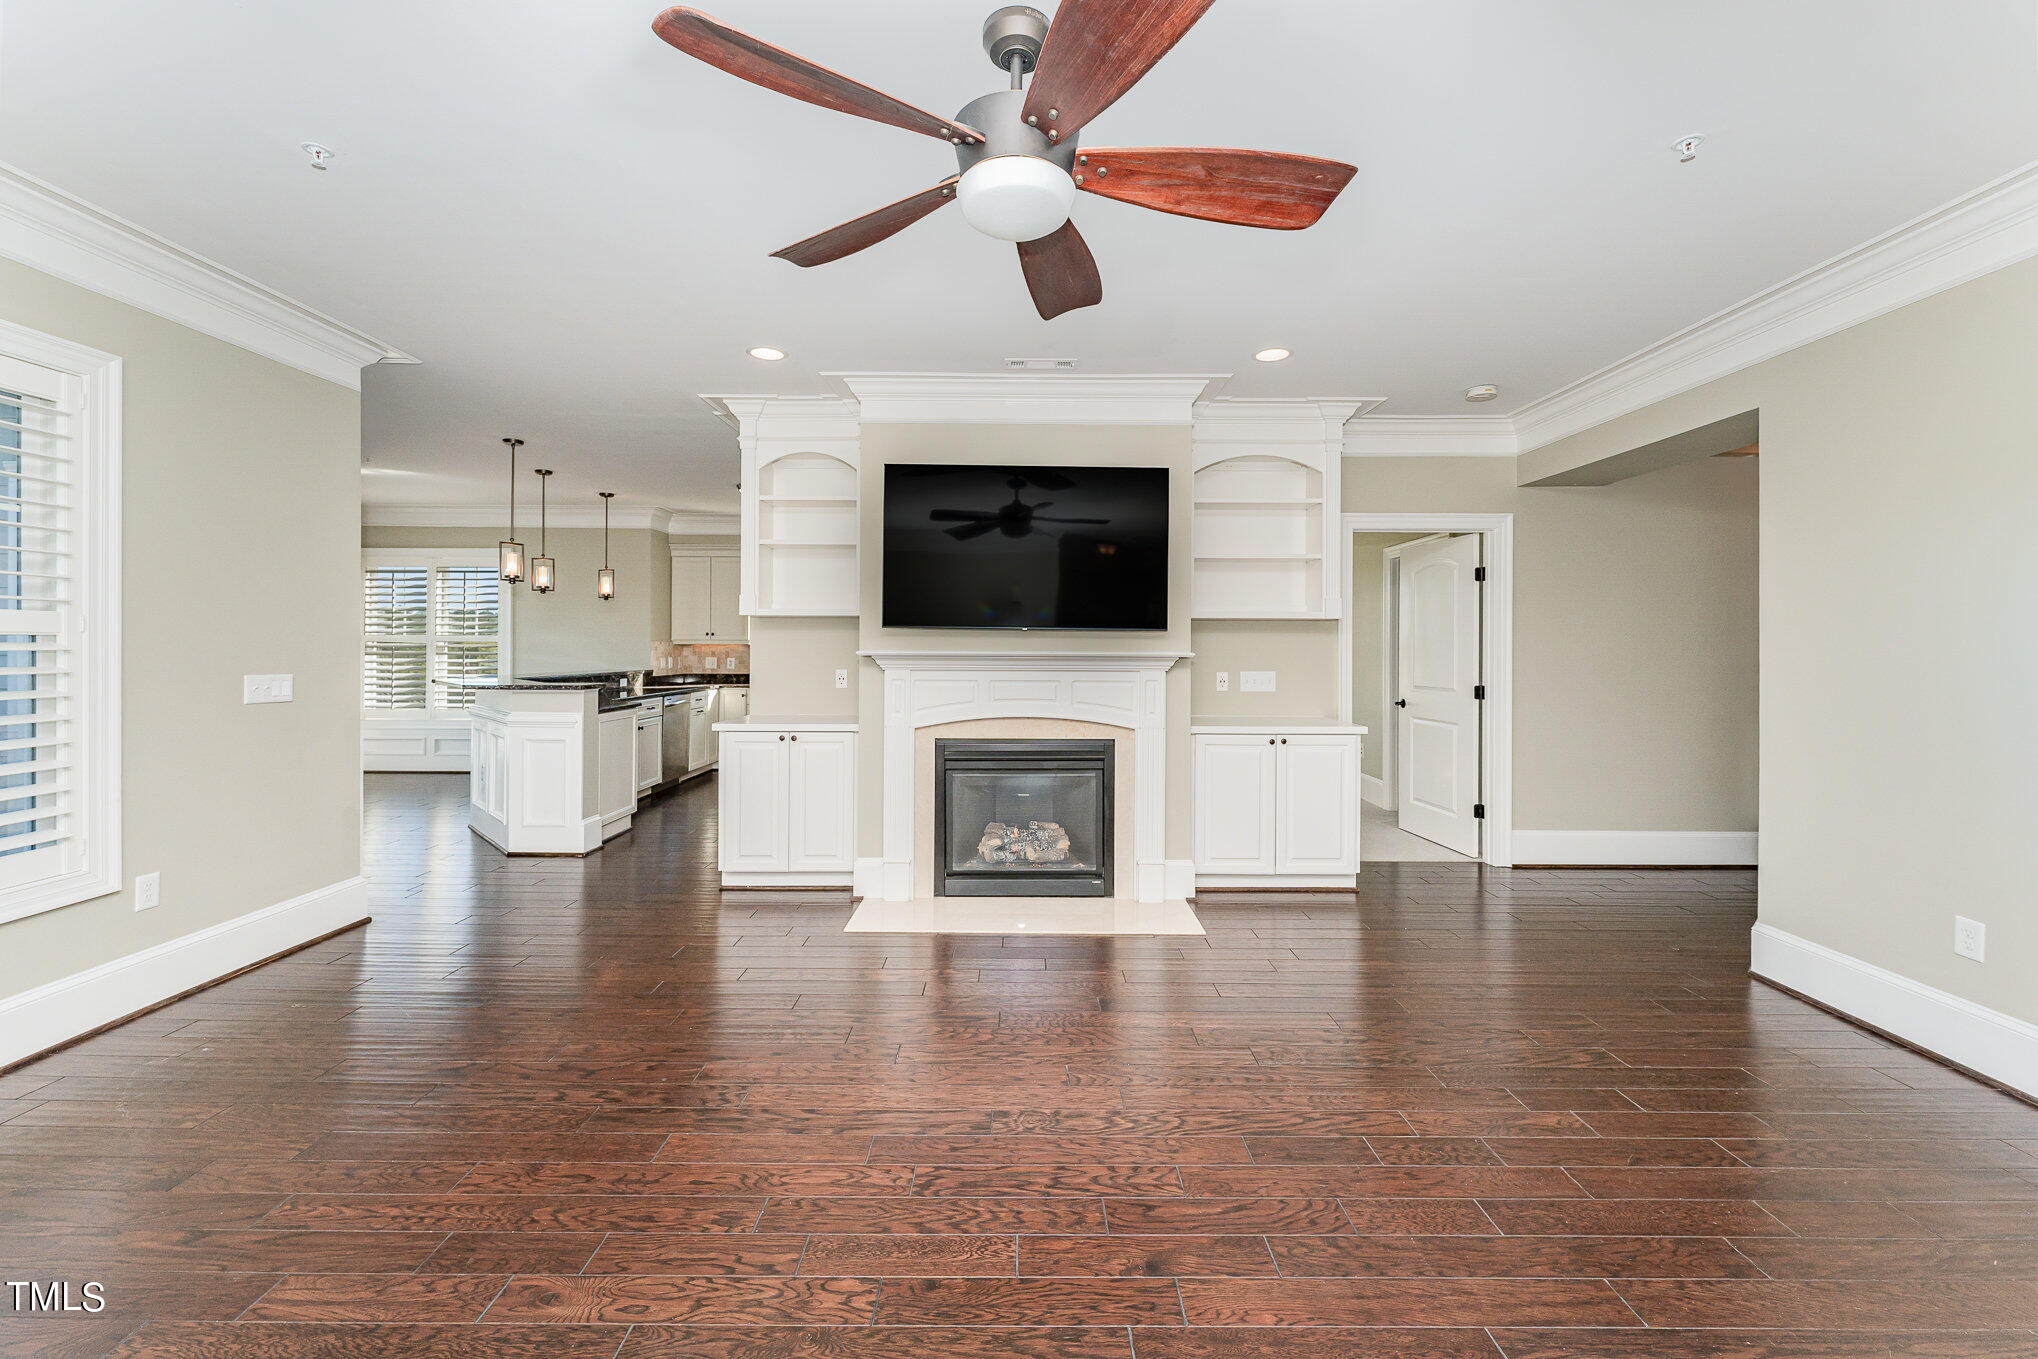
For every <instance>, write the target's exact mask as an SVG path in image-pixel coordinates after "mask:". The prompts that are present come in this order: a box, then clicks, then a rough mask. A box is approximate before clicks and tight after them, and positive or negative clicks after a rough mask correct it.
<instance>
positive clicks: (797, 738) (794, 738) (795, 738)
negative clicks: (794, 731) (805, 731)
mask: <svg viewBox="0 0 2038 1359" xmlns="http://www.w3.org/2000/svg"><path fill="white" fill-rule="evenodd" d="M788 739H790V740H794V741H797V740H799V739H800V738H799V737H797V736H793V737H790V738H788Z"/></svg>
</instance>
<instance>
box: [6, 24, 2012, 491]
mask: <svg viewBox="0 0 2038 1359" xmlns="http://www.w3.org/2000/svg"><path fill="white" fill-rule="evenodd" d="M5 3H6V9H5V20H4V23H5V26H4V29H0V160H4V161H8V162H11V163H13V164H15V165H18V166H20V167H21V168H23V169H25V170H27V171H28V172H30V173H31V174H34V175H37V176H40V177H42V178H44V179H46V180H49V181H50V182H52V183H54V184H56V185H58V186H59V187H61V188H63V189H65V190H67V191H69V192H71V193H73V194H76V195H77V196H79V197H81V198H83V199H85V200H87V201H89V202H92V203H95V204H97V205H98V206H100V207H103V208H106V209H108V210H110V211H112V212H115V213H118V214H120V215H122V216H125V217H129V218H131V219H133V220H135V221H137V222H140V223H142V224H143V225H144V226H147V227H148V228H150V229H151V230H153V231H156V232H158V233H160V234H162V235H164V236H167V237H169V238H170V239H171V240H173V241H176V242H177V243H179V244H180V245H183V246H185V247H186V248H188V249H191V250H195V251H197V252H199V253H200V254H203V255H207V256H209V257H211V258H213V259H215V260H218V261H220V262H221V263H223V264H226V265H228V266H230V267H231V268H234V269H237V270H239V271H241V272H243V273H245V274H248V275H251V276H252V277H254V278H256V279H259V280H260V281H262V282H263V283H265V284H268V285H269V286H271V287H273V288H276V289H278V290H280V291H282V292H284V293H286V294H289V295H290V296H293V297H295V298H297V299H299V300H301V301H303V302H304V303H306V304H307V305H309V306H312V307H315V308H317V309H319V310H322V311H325V312H328V313H330V314H332V315H333V316H336V317H338V318H339V319H340V320H342V321H345V322H347V323H348V324H350V325H352V326H355V327H357V328H359V329H361V330H363V331H366V332H367V333H369V334H371V335H373V336H375V337H376V338H377V339H378V340H381V341H384V342H385V343H387V344H390V345H392V346H394V347H396V348H398V349H401V350H404V351H407V352H409V353H411V354H414V355H416V356H417V357H418V358H420V359H421V360H423V362H422V364H421V365H420V366H417V367H396V366H390V365H381V366H378V367H376V368H372V369H370V370H369V371H368V373H367V374H366V384H365V393H366V404H365V415H364V419H365V425H366V432H365V443H366V453H367V456H368V457H369V459H370V460H371V462H372V463H373V464H374V465H375V466H376V467H378V468H382V469H387V470H386V471H385V472H383V473H381V474H378V475H374V476H370V477H367V478H365V479H364V489H365V494H366V496H367V498H368V499H369V500H371V501H376V502H383V503H401V504H412V505H427V504H475V503H485V502H493V501H494V500H495V499H496V498H498V497H499V496H500V495H501V493H502V480H503V478H502V477H501V475H500V469H501V466H502V461H501V448H500V446H499V445H498V444H497V443H496V439H497V437H498V436H499V435H502V434H510V433H515V434H521V435H522V436H523V437H525V438H526V439H528V440H529V441H530V443H529V448H528V450H527V455H526V464H525V465H526V466H529V465H537V464H540V463H542V464H547V465H552V466H555V467H557V468H558V469H559V475H558V477H557V478H556V479H555V481H554V483H553V490H554V492H555V503H560V502H568V503H571V502H575V501H577V500H578V499H580V498H581V497H586V498H587V500H588V503H590V504H592V503H593V500H592V492H593V491H594V490H595V489H597V488H608V489H614V490H617V491H620V492H622V493H623V494H622V496H621V497H620V499H619V500H618V504H619V505H637V506H654V505H655V506H666V507H671V508H693V509H702V510H728V509H732V508H734V505H735V490H734V481H735V468H736V460H735V445H734V438H733V435H732V434H731V433H730V431H729V430H728V429H727V428H726V427H725V426H723V425H722V424H720V423H719V422H718V421H716V420H715V419H714V418H713V417H712V416H711V415H710V413H709V411H708V409H707V407H706V406H705V405H704V404H702V403H701V402H700V401H699V400H698V399H697V394H698V393H702V392H782V393H790V394H797V393H806V392H824V391H829V390H831V388H830V386H829V385H828V384H827V383H826V381H825V380H824V379H822V378H821V376H820V374H822V373H823V372H827V371H835V370H845V369H852V370H921V371H926V370H938V371H991V370H994V369H996V368H998V367H999V366H1000V365H1001V364H1002V361H1003V360H1004V359H1006V358H1007V357H1012V356H1022V355H1023V356H1058V357H1071V358H1075V359H1078V360H1080V362H1081V371H1084V372H1091V373H1105V372H1234V373H1236V374H1237V377H1236V379H1235V380H1234V381H1233V382H1232V383H1231V384H1230V385H1229V387H1228V388H1227V389H1226V394H1227V395H1233V396H1302V395H1350V396H1384V397H1386V398H1387V403H1386V405H1384V406H1383V407H1381V409H1380V413H1381V414H1383V415H1402V416H1422V415H1464V414H1471V413H1478V414H1501V413H1505V412H1506V411H1508V410H1510V409H1512V408H1514V407H1517V406H1519V405H1521V404H1524V403H1525V402H1527V401H1530V400H1532V399H1534V398H1536V397H1539V396H1542V395H1545V394H1547V393H1548V392H1550V391H1552V390H1554V389H1556V388H1558V387H1560V386H1563V385H1564V384H1566V383H1568V382H1570V381H1572V380H1575V379H1577V378H1579V377H1581V376H1583V375H1585V374H1587V373H1589V372H1591V371H1593V370H1595V369H1597V368H1599V367H1602V366H1603V365H1605V364H1607V363H1609V362H1612V361H1613V360H1615V359H1618V358H1620V357H1622V356H1624V355H1626V354H1628V353H1630V352H1632V351H1634V350H1635V349H1637V348H1640V347H1641V346H1643V345H1644V344H1647V343H1649V342H1651V341H1654V340H1657V339H1660V338H1661V337H1663V336H1665V335H1667V334H1669V333H1670V332H1672V331H1675V330H1677V329H1679V328H1681V327H1683V326H1685V325H1688V324H1690V323H1692V322H1694V321H1696V320H1699V319H1700V318H1702V317H1704V316H1707V315H1709V314H1711V313H1712V312H1715V311H1717V310H1719V309H1721V308H1722V307H1725V306H1728V305H1730V304H1732V303H1734V302H1736V301H1738V300H1740V299H1742V298H1744V297H1746V296H1748V295H1749V294H1751V293H1754V292H1756V291H1758V290H1760V289H1762V288H1764V287H1766V286H1768V285H1770V284H1773V283H1776V282H1779V281H1781V280H1782V279H1784V278H1786V277H1788V276H1790V275H1792V274H1794V273H1797V272H1798V271H1800V270H1802V269H1804V268H1807V267H1809V266H1810V265H1813V264H1815V263H1818V262H1819V261H1821V260H1823V259H1825V258H1827V257H1829V256H1831V255H1833V254H1836V253H1838V252H1839V251H1841V250H1843V249H1846V248H1848V247H1850V246H1853V245H1856V244H1858V243H1860V242H1862V241H1864V240H1867V239H1868V238H1870V237H1872V236H1875V235H1877V234H1879V233H1881V232H1883V231H1885V230H1888V229H1889V228H1891V227H1893V226H1895V225H1897V224H1899V223H1901V222H1903V221H1905V220H1906V219H1908V218H1911V217H1913V216H1916V215H1917V214H1919V213H1922V212H1924V211H1926V210H1928V209H1931V208H1933V207H1936V206H1938V205H1939V204H1941V203H1944V202H1946V201H1947V200H1949V199H1952V198H1954V197H1956V196H1958V195H1960V194H1961V193H1963V192H1966V191H1968V190H1970V189H1973V188H1975V187H1976V186H1978V185H1980V184H1983V183H1985V182H1987V181H1989V180H1991V179H1994V178H1996V177H1997V176H1999V175H2002V174H2004V173H2006V172H2008V171H2010V170H2012V169H2014V168H2016V167H2018V166H2020V165H2023V164H2025V163H2027V162H2030V161H2033V160H2038V118H2034V117H2033V112H2034V95H2038V6H2034V5H2033V4H2032V3H2031V0H1934V3H1930V4H1922V3H1918V2H1917V0H1707V3H1704V4H1668V3H1637V2H1636V0H1536V2H1535V3H1528V4H1524V3H1521V0H1427V2H1426V3H1421V4H1410V3H1406V2H1405V0H1226V3H1223V4H1219V5H1217V6H1216V7H1215V8H1214V9H1213V10H1212V11H1211V13H1210V14H1209V15H1208V17H1206V18H1205V19H1204V20H1203V21H1202V23H1201V24H1199V25H1198V26H1197V28H1196V29H1194V30H1193V31H1192V32H1191V33H1190V34H1189V36H1188V37H1187V39H1185V40H1184V41H1183V42H1182V44H1181V45H1180V46H1179V47H1178V48H1176V50H1175V51H1174V53H1173V54H1172V55H1170V56H1169V57H1168V58H1167V59H1166V60H1165V61H1163V62H1162V63H1161V65H1160V66H1159V67H1157V68H1156V69H1155V70H1154V71H1153V73H1152V74H1150V75H1149V76H1148V77H1147V79H1146V80H1145V81H1144V82H1142V83H1141V85H1140V86H1139V87H1138V88H1137V89H1135V90H1134V91H1133V92H1132V93H1131V94H1130V95H1128V96H1127V97H1126V98H1125V99H1124V100H1123V101H1122V102H1121V103H1120V104H1118V105H1117V106H1116V107H1114V108H1112V109H1111V110H1109V111H1108V112H1107V113H1106V114H1105V115H1103V116H1102V117H1101V118H1099V119H1098V120H1097V122H1096V123H1095V124H1093V125H1092V127H1091V128H1090V129H1089V130H1088V132H1087V134H1086V140H1087V141H1089V142H1090V143H1091V144H1094V145H1106V144H1109V145H1153V144H1181V145H1220V146H1223V145H1232V146H1253V147H1264V148H1268V149H1274V150H1288V151H1297V152H1305V153H1310V154H1315V155H1323V156H1331V157H1336V158H1340V159H1345V160H1350V161H1352V162H1354V163H1356V164H1357V165H1358V166H1359V177H1358V179H1357V180H1356V181H1355V182H1354V183H1353V185H1352V187H1351V188H1350V189H1349V190H1347V192H1346V194H1345V196H1344V198H1343V199H1342V200H1341V201H1340V202H1339V203H1338V204H1337V205H1336V207H1334V208H1333V209H1332V210H1331V213H1330V215H1329V216H1328V217H1326V218H1325V220H1324V221H1323V223H1322V224H1321V225H1319V226H1318V227H1316V228H1315V229H1313V230H1311V231H1307V232H1301V233H1284V232H1263V231H1252V230H1247V229H1243V228H1236V227H1224V226H1217V225H1212V224H1208V223H1203V222H1195V221H1190V220H1187V219H1183V218H1175V217H1168V216H1163V215H1160V214H1156V213H1151V212H1146V211H1142V210H1140V209H1137V208H1133V207H1129V206H1126V205H1123V204H1118V203H1111V202H1106V201H1103V200H1099V199H1095V198H1091V197H1088V196H1084V197H1083V198H1082V200H1081V201H1080V202H1079V203H1078V204H1077V207H1076V219H1077V221H1078V223H1079V224H1080V225H1081V227H1082V230H1083V232H1084V234H1085V236H1087V237H1088V239H1089V241H1090V243H1091V245H1092V248H1093V249H1094V250H1095V252H1096V255H1097V258H1098V260H1099V262H1100V264H1101V266H1102V268H1103V273H1104V282H1105V301H1104V304H1103V305H1102V306H1101V307H1097V308H1094V309H1091V310H1088V311H1083V312H1077V313H1074V314H1071V315H1069V316H1066V317H1063V318H1061V319H1060V320H1057V321H1054V322H1043V321H1041V320H1039V319H1038V317H1037V316H1036V315H1035V314H1034V311H1033V309H1032V306H1031V305H1030V303H1029V302H1028V300H1027V296H1026V292H1025V288H1024V286H1023V284H1022V282H1021V279H1020V274H1019V269H1018V265H1017V262H1016V260H1015V259H1014V258H1013V252H1012V249H1011V247H1009V246H1006V245H1003V244H1001V243H999V242H996V241H992V240H990V239H988V238H986V237H981V236H978V235H976V234H975V233H973V232H972V231H970V230H969V228H968V227H967V226H966V225H965V224H964V223H963V221H962V220H961V217H960V215H959V214H956V213H952V212H950V213H939V214H936V215H935V216H934V217H933V218H930V219H929V220H927V221H925V222H923V223H921V224H920V225H918V226H916V227H914V228H911V229H910V230H909V231H907V232H906V233H905V234H903V235H901V236H898V237H896V238H894V239H893V240H891V241H890V242H887V243H886V244H884V245H880V246H878V247H876V248H874V249H872V250H870V251H867V252H865V253H864V254H861V255H858V256H855V257H852V258H851V259H849V260H845V261H843V262H840V263H837V264H833V265H827V266H823V267H821V268H819V269H814V270H800V269H796V268H794V267H793V266H791V265H788V264H785V263H784V262H782V261H779V260H774V259H770V258H767V256H768V254H769V252H770V251H772V250H774V249H777V248H778V247H780V246H782V245H786V244H789V243H790V242H792V241H794V240H797V239H799V238H801V237H804V236H806V235H809V234H811V233H812V232H814V231H817V230H819V229H821V228H823V227H826V226H830V225H833V224H835V223H837V222H840V221H843V220H845V219H847V218H850V217H854V216H857V215H859V214H860V213H862V212H865V211H868V210H869V209H871V208H874V207H877V206H879V205H880V204H883V203H886V202H889V201H891V200H893V199H895V198H898V197H901V196H903V195H905V194H907V193H910V192H913V191H916V190H918V189H921V188H924V187H926V186H927V185H930V184H932V183H934V182H935V181H937V180H939V179H941V178H942V177H944V176H945V175H947V174H950V173H952V172H953V159H952V156H951V154H950V152H949V149H948V148H947V147H944V146H942V145H941V144H939V143H937V142H934V141H932V140H930V139H926V138H922V137H917V136H914V135H912V134H909V133H905V132H900V131H898V130H895V129H892V128H888V127H883V126H880V125H877V124H874V123H866V122H863V121H860V120H857V119H853V118H847V117H843V116H841V115H838V114H834V113H830V112H827V111H825V110H821V109H816V108H812V107H809V106H807V105H804V104H800V103H797V102H795V101H793V100H790V99H786V98H783V97H781V96H777V95H773V94H770V93H768V92H766V91H763V90H759V89H757V88H755V87H753V86H749V85H745V84H742V83H740V82H738V81H736V80H734V79H732V78H730V77H728V76H725V75H722V74H721V73H719V72H717V71H714V70H711V69H709V68H707V67H705V66H702V65H701V64H699V63H697V62H695V61H692V60H691V59H689V58H687V57H684V56H682V55H680V54H679V53H677V52H674V51H673V50H671V49H670V48H668V47H666V46H665V45H664V44H663V43H661V42H659V41H658V40H657V39H656V38H655V37H654V36H653V35H652V33H651V30H650V22H651V19H652V17H653V16H654V14H655V13H656V11H657V9H658V8H659V4H658V0H572V2H571V3H562V2H561V0H489V3H486V4H482V3H475V2H472V0H470V2H469V3H458V4H456V3H446V2H445V0H437V2H436V3H420V2H419V0H346V2H345V3H342V4H332V5H309V4H280V3H273V2H258V3H248V0H176V3H169V4H166V3H162V0H147V2H146V3H143V2H142V0H5ZM708 7H709V8H710V9H711V10H712V11H713V12H715V13H717V14H718V15H719V16H720V17H722V18H724V19H725V20H727V21H729V22H731V23H733V24H735V25H737V26H739V27H741V28H745V29H748V30H750V31H752V32H755V33H757V34H759V35H760V36H762V37H765V38H767V39H769V40H771V41H773V42H776V43H778V44H780V45H782V46H786V47H790V48H792V49H793V50H795V51H798V52H801V53H803V54H805V55H807V56H810V57H812V58H814V59H815V60H817V61H820V62H823V63H824V64H827V65H831V66H834V67H836V68H837V69H840V70H842V71H844V72H846V73H848V74H850V75H852V76H855V77H856V78H858V79H861V80H864V81H866V82H868V83H870V84H873V85H876V86H877V87H879V88H880V89H884V90H886V91H888V92H890V93H893V94H896V95H898V96H899V97H901V98H903V99H906V100H908V101H910V102H913V103H916V104H920V105H922V106H924V107H927V108H930V109H934V110H937V111H946V110H952V109H956V108H959V107H961V105H963V104H964V103H966V102H967V101H968V100H969V99H971V98H973V97H974V96H976V95H978V94H981V93H984V92H985V91H987V90H990V89H994V88H997V87H998V86H999V84H1000V78H999V76H998V74H997V73H996V72H995V71H994V70H993V69H992V68H991V66H990V64H989V62H988V61H987V60H986V59H985V57H984V56H983V53H982V49H981V48H980V47H979V45H978V39H977V30H978V26H979V25H980V23H981V22H982V19H983V17H984V15H985V14H987V13H988V12H989V11H990V10H991V9H992V8H994V7H995V0H975V3H956V2H955V0H947V2H946V3H935V2H934V0H713V3H711V4H710V5H709V6H708ZM1694 131H1696V132H1703V133H1705V134H1707V136H1708V137H1709V138H1710V140H1709V142H1708V144H1707V146H1706V148H1705V150H1704V151H1703V153H1702V154H1701V155H1700V157H1699V158H1698V160H1697V161H1696V162H1694V163H1693V164H1690V165H1681V164H1679V163H1678V161H1677V157H1676V156H1675V154H1673V152H1672V151H1671V149H1670V147H1671V143H1672V142H1673V141H1674V140H1675V139H1676V138H1677V137H1678V136H1680V135H1681V134H1683V133H1686V132H1694ZM307 139H309V140H316V141H322V142H324V143H326V144H327V145H329V146H331V147H332V148H333V149H334V150H335V151H336V152H338V159H337V160H336V161H335V163H334V165H333V167H332V169H330V170H329V171H326V172H323V173H320V172H315V171H313V170H312V169H310V168H309V166H308V163H307V161H306V160H305V158H304V156H303V154H302V153H301V152H300V151H299V150H298V143H299V142H301V141H304V140H307ZM756 344H769V345H776V346H778V347H780V348H783V349H785V350H787V351H789V352H790V353H791V355H792V357H791V359H789V360H788V361H787V362H785V363H781V364H762V363H759V362H757V361H755V360H752V359H750V358H748V357H747V356H746V355H745V353H744V350H745V348H746V347H747V346H750V345H756ZM1268 345H1285V346H1287V347H1289V348H1291V349H1293V350H1294V351H1295V357H1294V358H1293V359H1292V360H1290V361H1289V362H1288V363H1285V364H1282V365H1278V366H1264V365H1259V364H1255V363H1254V362H1252V360H1251V355H1252V353H1253V351H1255V350H1257V349H1260V348H1262V347H1264V346H1268ZM1482 382H1493V383H1498V384H1499V386H1500V388H1501V391H1502V397H1501V400H1500V401H1498V402H1496V403H1494V404H1493V405H1489V406H1479V407H1471V406H1467V405H1466V404H1465V403H1464V401H1463V400H1462V392H1463V390H1464V388H1466V387H1468V386H1470V385H1472V384H1474V383H1482Z"/></svg>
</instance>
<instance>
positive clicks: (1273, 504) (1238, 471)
mask: <svg viewBox="0 0 2038 1359" xmlns="http://www.w3.org/2000/svg"><path fill="white" fill-rule="evenodd" d="M1194 488H1195V489H1194V497H1193V499H1194V507H1193V512H1192V522H1191V529H1190V539H1191V543H1192V549H1193V553H1194V556H1195V559H1196V560H1195V567H1194V572H1193V575H1192V577H1191V580H1192V587H1191V591H1190V597H1191V612H1192V613H1193V614H1194V616H1195V617H1197V618H1321V617H1323V616H1324V602H1323V601H1324V569H1325V562H1326V561H1327V560H1328V559H1329V555H1330V554H1328V553H1327V552H1326V551H1325V547H1326V545H1327V544H1328V543H1329V541H1330V539H1329V537H1328V535H1327V534H1326V531H1325V529H1326V521H1327V517H1328V507H1327V505H1326V499H1325V491H1324V477H1323V473H1322V472H1321V471H1320V470H1319V469H1317V468H1314V467H1310V466H1307V465H1305V464H1304V463H1301V462H1298V461H1296V460H1295V459H1294V458H1291V457H1286V456H1283V455H1280V454H1273V453H1239V454H1234V455H1232V456H1228V457H1223V458H1220V459H1218V460H1216V461H1213V462H1209V463H1207V464H1205V465H1204V466H1202V467H1200V468H1198V469H1197V471H1196V475H1195V482H1194Z"/></svg>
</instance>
